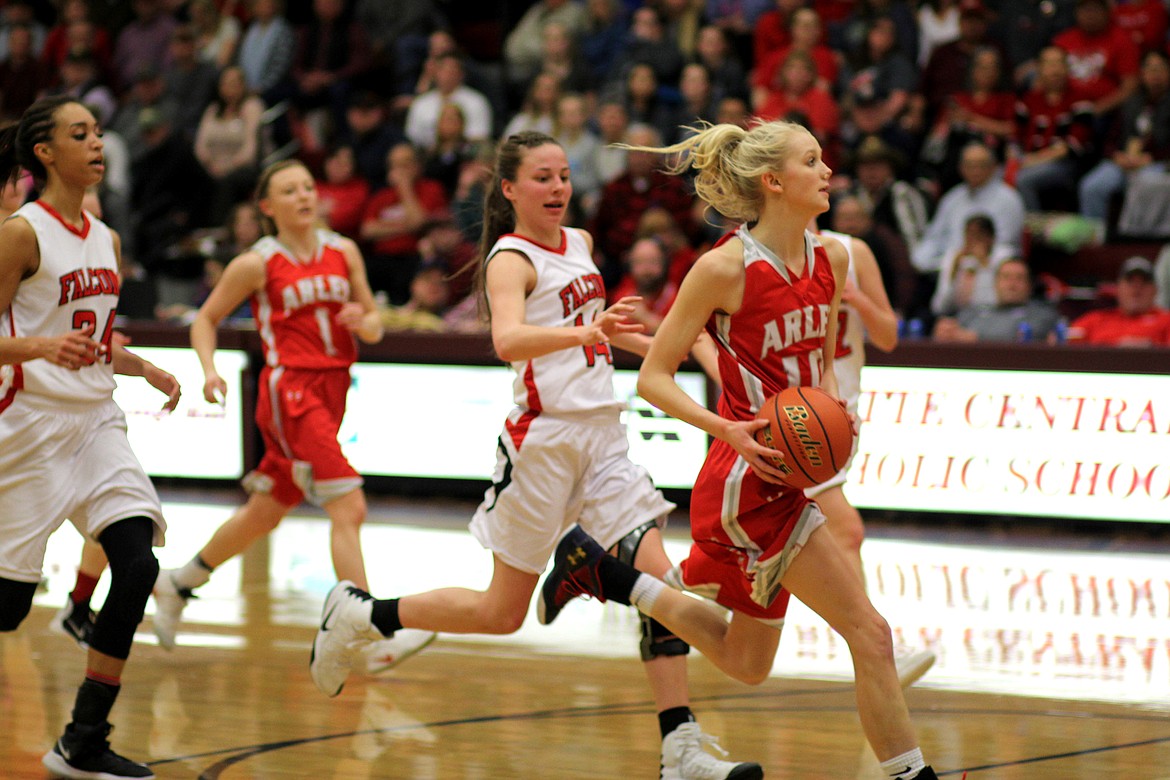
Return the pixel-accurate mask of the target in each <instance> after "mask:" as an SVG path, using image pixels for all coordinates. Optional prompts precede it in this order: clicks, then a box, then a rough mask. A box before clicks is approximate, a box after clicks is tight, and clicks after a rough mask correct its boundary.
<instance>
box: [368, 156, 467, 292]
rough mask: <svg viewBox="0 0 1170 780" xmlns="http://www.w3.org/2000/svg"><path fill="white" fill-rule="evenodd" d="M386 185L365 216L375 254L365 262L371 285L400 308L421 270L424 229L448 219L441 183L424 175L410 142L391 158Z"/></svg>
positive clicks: (370, 204)
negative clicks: (416, 272)
mask: <svg viewBox="0 0 1170 780" xmlns="http://www.w3.org/2000/svg"><path fill="white" fill-rule="evenodd" d="M387 163H388V170H387V172H386V183H387V184H388V185H389V186H387V187H384V188H383V189H380V190H378V191H377V192H375V193H374V194H373V195H371V196H370V200H369V202H367V203H366V210H365V214H364V215H363V216H362V227H361V237H362V239H363V240H364V241H367V242H370V243H371V244H372V246H373V251H372V252H371V254H370V259H369V261H368V262H367V271H368V273H369V277H370V286H371V287H372V288H373V289H374V290H384V291H385V292H386V294H387V295H389V297H390V302H391V303H392V304H394V305H396V306H400V305H402V304H404V303H406V301H407V299H409V298H410V280H411V279H413V278H414V274H415V271H416V270H417V268H418V240H419V238H421V237H422V233H423V230H424V229H425V228H426V226H427V225H428V224H429V223H431V222H434V221H436V220H439V219H443V218H446V217H447V216H448V208H447V196H446V194H445V193H444V191H443V185H442V184H440V183H439V182H437V181H435V180H434V179H426V178H423V176H422V161H421V160H420V159H419V155H418V152H417V150H415V148H414V147H413V146H412V145H410V144H409V143H400V144H397V145H396V146H394V147H393V148H391V149H390V154H389V155H388V156H387Z"/></svg>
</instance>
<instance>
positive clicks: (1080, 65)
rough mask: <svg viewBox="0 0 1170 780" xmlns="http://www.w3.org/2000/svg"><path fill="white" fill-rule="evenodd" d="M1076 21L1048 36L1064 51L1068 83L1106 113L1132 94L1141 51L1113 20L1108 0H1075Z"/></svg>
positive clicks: (1101, 111) (1096, 107)
mask: <svg viewBox="0 0 1170 780" xmlns="http://www.w3.org/2000/svg"><path fill="white" fill-rule="evenodd" d="M1074 18H1075V19H1076V24H1075V26H1073V27H1072V28H1071V29H1068V30H1065V31H1064V32H1062V33H1060V34H1059V35H1057V36H1056V37H1055V38H1053V39H1052V44H1053V45H1054V46H1059V47H1060V48H1062V49H1064V50H1065V51H1066V52H1068V69H1069V79H1070V81H1071V83H1072V85H1073V86H1074V87H1076V88H1078V89H1079V90H1080V91H1082V92H1083V93H1084V94H1085V96H1086V97H1088V99H1089V100H1092V101H1093V111H1094V113H1097V114H1106V113H1108V112H1110V111H1112V110H1113V109H1115V108H1117V107H1118V106H1120V105H1121V104H1122V102H1124V101H1125V99H1126V98H1127V97H1129V96H1130V95H1131V94H1133V91H1134V90H1135V89H1137V84H1138V55H1139V54H1140V53H1141V50H1140V49H1139V48H1138V47H1136V46H1134V45H1133V42H1132V41H1131V40H1130V37H1129V36H1128V35H1127V34H1126V33H1125V31H1123V30H1122V29H1121V28H1120V27H1118V26H1117V25H1116V24H1114V23H1113V19H1112V18H1111V17H1110V15H1109V3H1108V0H1077V5H1076V13H1075V17H1074Z"/></svg>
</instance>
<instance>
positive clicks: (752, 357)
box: [707, 227, 837, 420]
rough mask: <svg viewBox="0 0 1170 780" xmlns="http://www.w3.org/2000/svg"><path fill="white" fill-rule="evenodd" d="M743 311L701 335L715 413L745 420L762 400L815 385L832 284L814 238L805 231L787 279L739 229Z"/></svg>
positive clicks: (714, 321)
mask: <svg viewBox="0 0 1170 780" xmlns="http://www.w3.org/2000/svg"><path fill="white" fill-rule="evenodd" d="M735 236H736V237H737V238H739V239H740V241H741V242H743V262H744V273H745V274H746V279H745V281H744V292H743V304H742V305H741V306H740V308H739V311H737V312H736V313H735V314H730V315H729V314H721V313H716V314H714V315H713V316H712V317H711V319H710V320H709V321H708V323H707V332H708V333H709V334H711V337H712V338H713V339H714V340H715V343H716V345H717V346H718V347H719V374H720V376H721V377H722V380H723V394H722V396H721V397H720V399H719V413H720V414H721V415H722V416H724V417H726V418H728V419H732V420H750V419H752V418H753V417H755V416H756V412H757V411H758V410H759V408H760V405H761V404H762V403H763V401H764V399H765V398H767V397H768V396H770V395H772V394H773V393H777V392H779V391H780V390H783V389H784V388H786V387H796V386H816V385H819V384H820V383H821V368H822V362H821V361H822V346H823V343H824V340H825V332H826V329H827V328H828V324H829V322H828V318H829V309H830V306H831V305H832V302H833V293H834V292H835V291H836V288H837V282H836V278H835V277H834V276H833V266H832V264H831V263H830V262H829V257H828V255H827V254H826V253H825V249H824V247H822V246H821V244H820V242H819V241H818V240H817V238H816V237H815V236H814V235H813V234H812V233H809V232H807V231H806V232H805V234H804V241H805V265H804V269H803V270H802V271H801V273H800V274H799V275H793V274H792V273H791V272H790V271H789V270H788V269H787V268H786V267H785V265H784V263H783V262H782V261H781V260H780V259H779V258H777V257H776V255H774V254H773V253H772V252H771V250H769V249H768V248H767V247H765V246H763V245H762V244H760V243H759V242H758V241H756V240H755V238H753V237H752V235H751V233H750V232H748V230H747V228H746V227H741V228H740V229H739V230H737V231H736V233H735Z"/></svg>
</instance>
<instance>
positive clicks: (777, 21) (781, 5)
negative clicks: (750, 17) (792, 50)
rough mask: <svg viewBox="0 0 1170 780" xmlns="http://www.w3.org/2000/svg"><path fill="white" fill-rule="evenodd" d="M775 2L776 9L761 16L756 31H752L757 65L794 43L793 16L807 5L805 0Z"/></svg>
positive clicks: (778, 0)
mask: <svg viewBox="0 0 1170 780" xmlns="http://www.w3.org/2000/svg"><path fill="white" fill-rule="evenodd" d="M775 2H776V7H775V8H773V9H772V10H770V11H765V12H764V13H762V14H760V18H759V19H757V20H756V27H755V30H753V31H752V52H753V58H752V59H753V61H754V62H756V63H757V64H758V63H761V62H763V61H764V60H765V59H766V58H767V57H768V56H769V55H771V54H772V53H774V52H777V51H779V50H780V49H783V48H784V47H785V46H787V45H788V44H790V43H791V42H792V33H791V32H790V27H791V25H792V15H793V14H794V13H796V11H797V10H798V9H800V8H803V7H804V5H805V0H775Z"/></svg>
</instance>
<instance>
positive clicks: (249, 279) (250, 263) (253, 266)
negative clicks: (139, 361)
mask: <svg viewBox="0 0 1170 780" xmlns="http://www.w3.org/2000/svg"><path fill="white" fill-rule="evenodd" d="M263 285H264V259H263V258H262V257H261V256H260V255H259V254H257V253H256V252H244V253H243V254H242V255H240V256H238V257H236V258H235V259H234V260H232V261H231V262H230V263H228V266H227V268H225V269H224V272H223V276H222V277H220V280H219V283H218V284H216V285H215V288H214V289H213V290H212V291H211V294H210V295H208V296H207V300H206V301H204V302H203V305H202V306H200V307H199V311H197V312H195V320H194V321H193V322H192V323H191V347H192V348H193V349H194V350H195V354H196V355H198V356H199V364H200V365H201V366H202V367H203V380H204V381H203V398H204V400H205V401H207V402H208V403H209V404H214V403H220V402H221V400H222V399H223V397H224V395H226V394H227V383H226V382H224V381H223V378H222V377H221V376H220V375H219V372H217V371H216V370H215V348H216V345H217V344H218V342H219V339H218V336H217V334H216V328H218V327H219V323H221V322H223V320H224V318H225V317H227V316H228V315H229V314H231V313H232V312H233V311H235V310H236V309H237V308H238V307H239V305H240V304H241V303H243V302H244V301H246V300H247V299H248V298H249V297H250V296H251V295H252V294H253V293H255V292H256V291H257V290H259V289H260V288H261V287H262V286H263Z"/></svg>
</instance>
